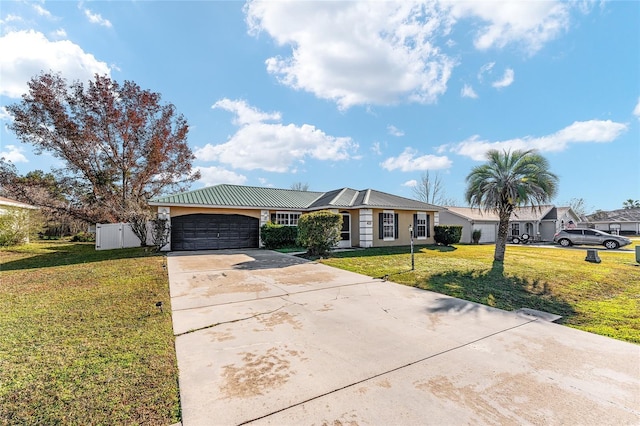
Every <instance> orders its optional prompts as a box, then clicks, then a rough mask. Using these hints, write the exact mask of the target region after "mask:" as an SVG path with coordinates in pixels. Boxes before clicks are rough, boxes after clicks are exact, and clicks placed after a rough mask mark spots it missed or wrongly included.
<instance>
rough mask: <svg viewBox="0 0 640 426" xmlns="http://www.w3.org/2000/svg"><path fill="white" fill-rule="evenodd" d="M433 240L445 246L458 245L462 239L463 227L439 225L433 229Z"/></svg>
mask: <svg viewBox="0 0 640 426" xmlns="http://www.w3.org/2000/svg"><path fill="white" fill-rule="evenodd" d="M433 230H434V235H433V238H434V239H435V240H436V243H438V244H442V245H445V246H450V245H451V244H458V243H459V242H460V238H462V226H460V225H438V226H434V227H433Z"/></svg>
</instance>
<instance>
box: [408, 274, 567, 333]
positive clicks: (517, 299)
mask: <svg viewBox="0 0 640 426" xmlns="http://www.w3.org/2000/svg"><path fill="white" fill-rule="evenodd" d="M416 287H419V288H423V289H425V290H431V291H435V292H438V293H442V294H446V295H448V296H453V297H456V298H459V299H464V300H465V301H470V302H476V303H480V304H483V305H488V306H492V307H495V308H499V309H503V310H507V311H514V310H517V309H520V308H530V309H536V310H539V311H544V312H549V313H553V314H556V315H561V316H562V319H560V320H558V322H559V323H563V322H565V321H566V320H567V318H569V317H570V316H572V315H574V314H575V311H574V309H573V308H572V306H571V305H570V304H569V303H567V302H566V301H565V300H563V299H562V298H559V297H557V296H555V295H553V294H552V292H551V290H550V289H549V287H548V284H547V283H546V282H541V281H539V280H527V279H524V278H520V277H513V276H508V275H505V273H504V265H503V263H502V262H493V266H492V268H491V269H490V270H489V271H464V272H461V271H449V272H445V273H441V274H435V275H431V276H430V277H428V278H426V279H425V280H424V281H422V282H416ZM478 308H479V307H478V306H475V307H474V306H473V305H470V304H469V303H466V302H460V301H455V300H454V301H452V300H450V299H442V300H440V301H439V302H438V305H436V306H435V307H433V308H432V310H433V311H434V312H436V311H449V310H451V309H453V310H457V311H465V312H466V311H470V310H477V309H478Z"/></svg>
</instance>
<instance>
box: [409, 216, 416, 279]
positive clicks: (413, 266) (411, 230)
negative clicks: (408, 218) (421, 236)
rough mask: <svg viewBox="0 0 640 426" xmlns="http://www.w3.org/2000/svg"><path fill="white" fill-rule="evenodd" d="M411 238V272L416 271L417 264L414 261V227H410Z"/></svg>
mask: <svg viewBox="0 0 640 426" xmlns="http://www.w3.org/2000/svg"><path fill="white" fill-rule="evenodd" d="M409 236H410V237H411V270H412V271H413V270H415V265H416V264H415V262H414V260H413V225H409Z"/></svg>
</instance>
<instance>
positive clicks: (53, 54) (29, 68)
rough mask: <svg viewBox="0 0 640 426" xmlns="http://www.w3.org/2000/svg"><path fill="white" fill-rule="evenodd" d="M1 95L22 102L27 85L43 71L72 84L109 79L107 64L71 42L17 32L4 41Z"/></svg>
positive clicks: (0, 61)
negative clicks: (100, 76) (58, 74)
mask: <svg viewBox="0 0 640 426" xmlns="http://www.w3.org/2000/svg"><path fill="white" fill-rule="evenodd" d="M0 51H1V52H2V55H0V69H2V85H1V86H0V95H5V96H9V97H11V98H19V97H20V96H21V95H22V94H23V93H25V92H26V91H27V90H28V89H27V82H28V81H29V80H30V79H31V78H32V77H34V76H36V75H37V74H39V73H40V72H41V71H45V72H48V71H53V72H61V73H62V75H63V76H64V77H65V78H67V79H69V80H90V79H92V78H93V75H94V74H95V73H98V74H107V75H109V71H110V70H109V67H108V66H107V64H106V63H104V62H101V61H98V60H97V59H96V58H95V56H93V55H92V54H90V53H86V52H84V51H83V50H82V48H81V47H80V46H78V45H77V44H74V43H72V42H71V41H68V40H62V41H49V40H47V38H46V37H45V36H44V35H43V34H42V33H40V32H36V31H33V30H30V31H15V32H10V33H7V34H5V35H4V36H2V37H0Z"/></svg>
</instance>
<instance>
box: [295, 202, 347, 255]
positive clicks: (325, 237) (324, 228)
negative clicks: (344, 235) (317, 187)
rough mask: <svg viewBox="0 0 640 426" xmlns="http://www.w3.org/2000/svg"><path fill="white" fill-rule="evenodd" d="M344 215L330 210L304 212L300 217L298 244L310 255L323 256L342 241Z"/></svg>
mask: <svg viewBox="0 0 640 426" xmlns="http://www.w3.org/2000/svg"><path fill="white" fill-rule="evenodd" d="M341 228H342V215H341V214H339V213H333V212H330V211H329V210H322V211H318V212H313V213H309V214H303V215H302V216H300V219H298V244H300V245H301V246H302V247H304V248H306V249H307V254H308V255H309V256H322V255H324V254H325V253H327V252H329V250H331V249H332V248H333V247H335V246H336V245H337V244H338V242H339V241H340V230H341Z"/></svg>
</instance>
